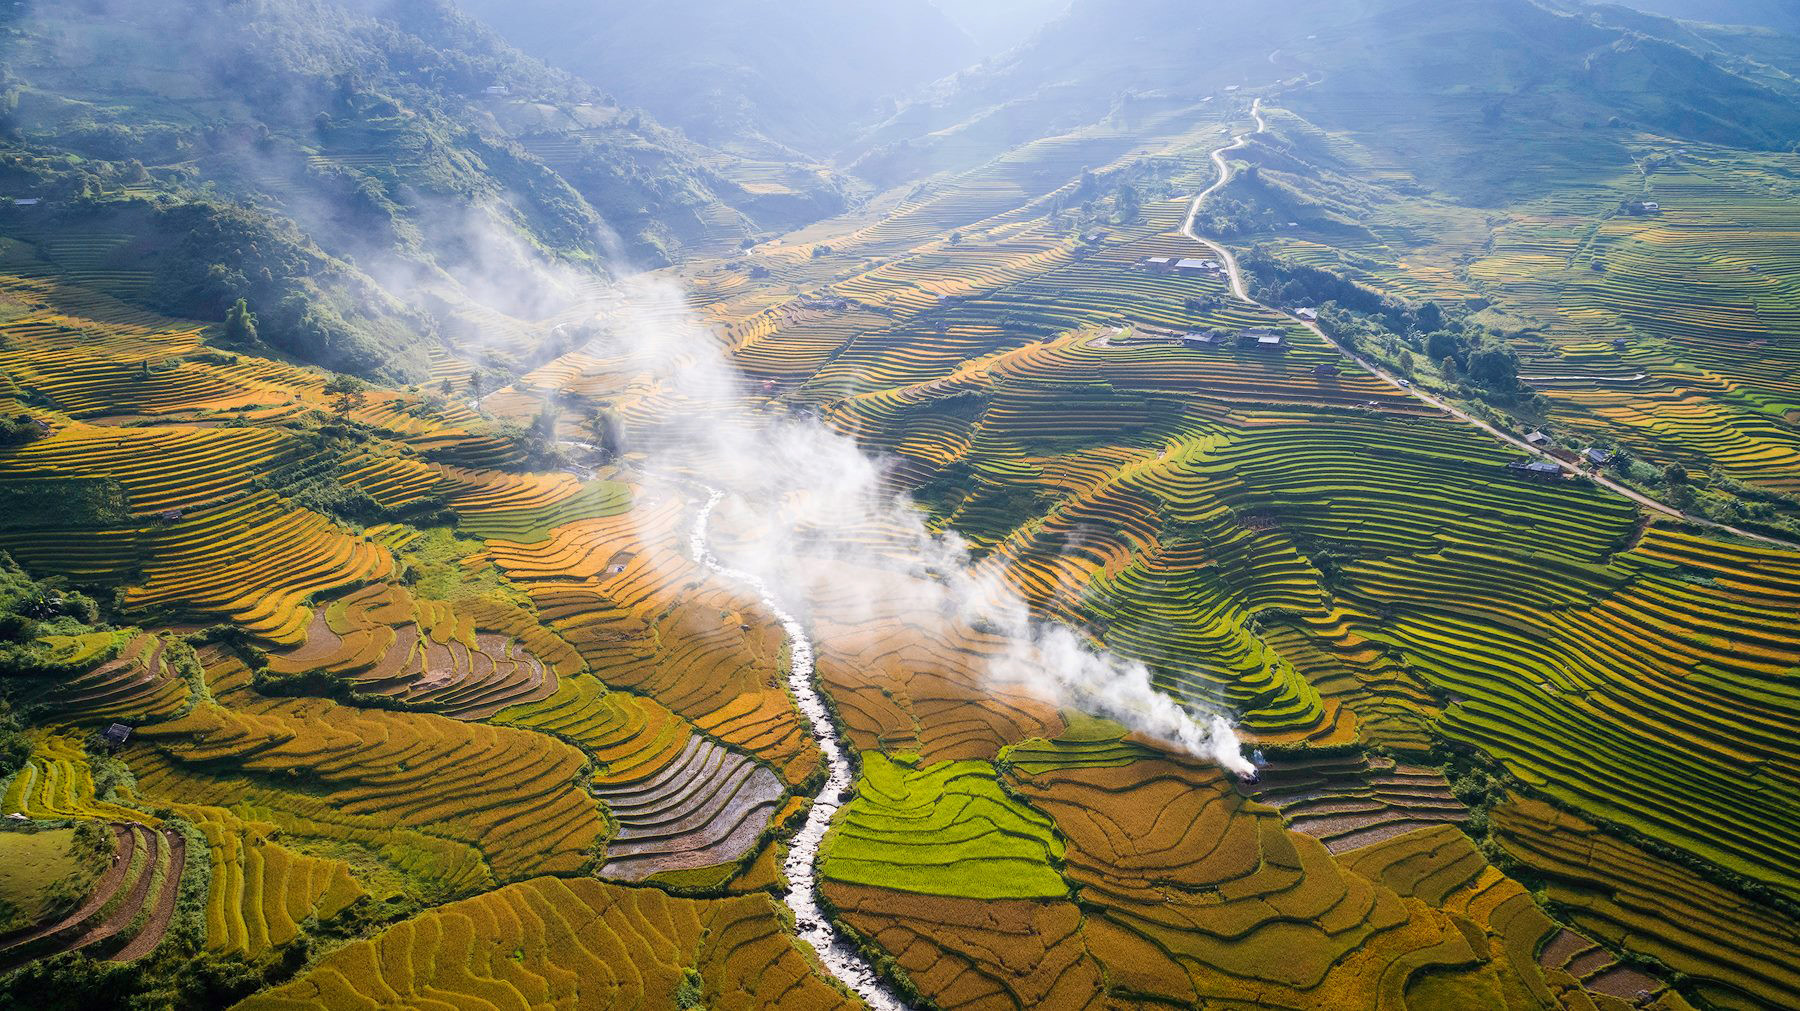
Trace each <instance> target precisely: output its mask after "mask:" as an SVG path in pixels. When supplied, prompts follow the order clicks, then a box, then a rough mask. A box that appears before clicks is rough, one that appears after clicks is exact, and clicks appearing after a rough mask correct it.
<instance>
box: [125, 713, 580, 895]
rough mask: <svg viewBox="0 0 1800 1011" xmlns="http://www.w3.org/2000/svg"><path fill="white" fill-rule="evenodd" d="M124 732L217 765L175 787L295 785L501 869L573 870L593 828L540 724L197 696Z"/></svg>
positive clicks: (205, 765)
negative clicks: (205, 701)
mask: <svg viewBox="0 0 1800 1011" xmlns="http://www.w3.org/2000/svg"><path fill="white" fill-rule="evenodd" d="M137 739H138V740H141V741H142V742H143V743H144V744H145V745H147V746H149V747H152V748H154V749H155V750H156V751H157V752H159V753H160V754H161V755H162V756H163V757H164V758H165V759H166V760H167V761H168V762H169V763H171V764H172V765H173V766H175V767H177V769H178V771H184V772H191V773H192V774H194V776H196V777H202V778H210V777H214V776H215V775H216V786H214V787H213V788H211V789H210V790H209V789H207V788H200V790H199V795H195V794H194V793H189V792H188V791H192V790H194V789H195V787H193V786H182V787H180V788H178V789H176V790H175V792H174V796H175V798H176V799H182V800H186V801H188V802H193V803H205V804H213V805H217V806H232V805H234V804H235V803H238V802H240V801H242V800H243V799H244V798H245V797H247V796H248V791H250V790H252V789H253V788H254V787H256V786H257V785H258V784H260V783H264V782H267V783H269V784H270V785H280V784H296V785H297V784H304V785H305V786H306V795H307V796H308V797H311V798H316V799H317V800H319V801H320V802H322V803H324V804H325V805H326V807H327V809H328V810H329V811H333V812H341V813H343V814H346V815H353V816H366V817H367V818H368V819H369V820H370V821H372V822H374V823H376V824H379V825H384V826H390V827H396V828H411V829H420V830H426V831H429V832H430V833H432V834H436V835H441V836H444V837H446V838H448V839H451V840H455V841H459V842H462V843H465V844H467V845H471V846H474V847H476V848H478V849H479V850H480V851H481V852H482V854H483V855H484V856H485V857H486V859H487V861H488V863H489V864H491V865H492V867H493V869H494V874H495V875H496V876H497V877H499V878H501V879H502V880H506V879H517V878H521V877H525V876H527V875H529V874H533V873H546V872H559V871H560V872H568V871H573V870H575V869H577V868H578V867H580V866H581V865H582V864H583V863H584V861H585V860H586V859H587V857H588V855H589V852H590V850H591V849H592V848H593V846H594V845H595V843H596V842H598V841H599V839H600V838H601V837H602V835H603V833H604V831H605V824H604V821H603V819H602V817H601V814H600V807H599V803H598V802H597V801H596V800H595V799H594V798H593V796H592V795H591V794H589V793H587V792H586V791H585V790H583V789H582V788H581V787H580V786H579V785H578V779H579V774H580V772H581V770H582V769H583V767H584V766H585V765H586V759H585V757H584V756H583V755H582V754H581V752H579V751H577V750H575V749H574V748H572V747H570V746H568V745H566V744H563V743H562V742H560V741H557V740H555V739H553V738H550V737H547V736H545V735H543V734H535V733H528V732H525V731H521V730H513V729H510V728H505V727H491V726H485V725H481V724H472V723H464V722H460V721H457V720H450V719H444V718H442V717H438V716H432V715H428V714H424V713H395V712H387V711H384V710H365V709H351V708H348V707H345V706H340V705H337V704H336V703H333V702H328V701H325V700H322V699H308V700H285V699H283V700H268V701H263V702H247V703H244V704H240V705H239V706H237V707H236V708H233V709H230V710H226V709H222V708H219V707H218V706H214V705H202V706H200V707H199V708H197V709H195V710H194V712H193V713H191V714H189V715H188V716H185V717H183V718H181V719H179V720H175V721H173V722H170V723H164V724H158V725H156V726H153V727H145V728H142V729H141V730H140V731H139V733H138V738H137ZM222 770H229V771H228V772H226V773H224V774H223V775H218V773H219V772H220V771H222ZM140 780H141V781H144V782H145V784H146V785H145V788H146V789H147V790H148V789H152V788H154V786H153V780H154V777H143V776H140ZM294 810H296V811H297V813H300V814H303V815H305V814H308V811H307V810H306V809H305V808H296V809H294ZM525 813H529V817H523V815H524V814H525Z"/></svg>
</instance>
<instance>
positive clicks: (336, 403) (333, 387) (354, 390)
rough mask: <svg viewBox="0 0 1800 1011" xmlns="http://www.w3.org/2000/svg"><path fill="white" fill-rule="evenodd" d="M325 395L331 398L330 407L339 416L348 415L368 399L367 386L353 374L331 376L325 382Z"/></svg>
mask: <svg viewBox="0 0 1800 1011" xmlns="http://www.w3.org/2000/svg"><path fill="white" fill-rule="evenodd" d="M325 395H326V396H328V397H331V398H332V400H331V409H332V410H334V411H336V412H337V415H338V417H340V418H347V417H349V416H350V412H351V411H354V410H356V409H357V408H358V407H361V406H362V405H363V404H364V403H365V402H367V401H368V399H369V392H368V387H367V386H366V385H364V384H363V381H362V380H360V379H358V378H356V377H355V376H333V377H332V378H331V381H330V382H328V383H326V384H325Z"/></svg>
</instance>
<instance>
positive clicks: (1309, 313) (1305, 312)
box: [1294, 309, 1319, 323]
mask: <svg viewBox="0 0 1800 1011" xmlns="http://www.w3.org/2000/svg"><path fill="white" fill-rule="evenodd" d="M1294 318H1295V319H1298V320H1304V321H1306V322H1308V323H1317V322H1318V321H1319V311H1318V310H1317V309H1295V310H1294Z"/></svg>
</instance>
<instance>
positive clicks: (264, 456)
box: [0, 422, 290, 516]
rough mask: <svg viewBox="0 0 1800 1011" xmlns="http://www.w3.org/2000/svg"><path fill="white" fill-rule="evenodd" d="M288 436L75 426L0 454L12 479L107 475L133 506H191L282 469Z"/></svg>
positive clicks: (2, 471) (2, 475)
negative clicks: (276, 468)
mask: <svg viewBox="0 0 1800 1011" xmlns="http://www.w3.org/2000/svg"><path fill="white" fill-rule="evenodd" d="M289 444H290V440H289V438H288V437H287V436H286V435H285V434H284V433H282V432H280V431H276V430H273V429H264V428H190V427H185V426H173V425H172V426H168V427H158V428H114V427H102V426H98V425H86V424H81V423H79V422H78V423H76V424H73V425H69V426H67V427H65V428H63V429H61V430H59V431H58V432H57V433H56V434H55V435H53V436H51V437H50V438H47V439H39V440H37V441H35V442H29V443H26V444H25V445H23V446H20V447H17V448H14V449H11V450H7V451H4V452H0V481H6V480H7V479H9V478H54V477H83V478H91V477H109V478H113V479H115V480H117V481H118V482H119V484H120V485H122V486H123V487H124V490H125V495H126V497H127V500H128V501H129V504H130V508H131V511H132V512H133V513H134V514H136V515H140V516H143V515H150V514H156V513H162V512H166V511H169V510H176V511H180V510H185V509H192V508H195V507H197V506H201V505H205V504H207V503H209V502H214V501H217V500H218V499H221V498H224V497H226V496H229V495H232V494H235V493H238V492H241V491H243V490H245V489H246V488H248V487H249V486H250V482H251V480H252V479H253V478H254V477H255V476H256V475H257V474H258V473H260V472H263V471H266V470H268V469H271V468H273V467H276V466H279V465H280V463H281V462H282V461H283V459H284V458H285V456H286V452H287V448H288V446H289Z"/></svg>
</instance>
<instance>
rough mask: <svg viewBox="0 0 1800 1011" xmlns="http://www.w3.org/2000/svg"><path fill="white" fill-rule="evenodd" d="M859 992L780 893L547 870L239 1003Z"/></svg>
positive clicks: (837, 996)
mask: <svg viewBox="0 0 1800 1011" xmlns="http://www.w3.org/2000/svg"><path fill="white" fill-rule="evenodd" d="M688 971H694V972H696V973H697V975H698V977H699V983H700V985H699V988H698V989H699V991H700V992H699V993H698V994H696V995H695V998H696V1003H695V1004H694V1006H696V1007H706V1008H712V1009H715V1011H740V1009H741V1011H752V1009H760V1008H794V1009H796V1011H823V1009H833V1008H842V1009H846V1011H848V1009H851V1008H855V1007H857V1006H859V1005H858V1004H857V1003H856V1002H855V1001H853V1000H852V999H851V998H849V997H846V996H845V995H843V994H842V993H841V992H839V991H838V990H837V989H835V988H834V987H832V986H831V984H830V983H828V982H827V981H826V980H825V979H824V978H823V977H821V976H820V975H819V974H818V972H817V970H815V969H813V968H812V965H811V963H810V962H809V961H808V959H807V958H806V957H805V956H804V955H802V954H801V952H800V950H799V949H798V948H797V947H795V945H794V942H793V940H792V939H791V938H790V937H789V935H787V934H786V933H785V932H784V930H783V927H782V921H781V918H780V916H779V914H778V911H777V907H776V905H775V902H774V900H773V899H771V898H770V897H769V896H767V895H762V894H757V895H745V896H738V897H735V898H729V899H711V900H697V899H678V898H672V897H670V896H668V895H667V894H665V893H663V892H661V891H657V890H655V889H648V888H643V889H639V888H626V887H621V886H618V885H609V884H603V883H601V882H598V881H593V880H589V879H574V880H567V881H564V880H558V879H553V878H537V879H534V880H531V881H526V882H522V883H520V884H516V885H511V886H508V887H506V888H503V889H501V890H500V891H497V892H493V893H490V894H487V895H482V896H478V897H476V898H473V899H466V900H464V901H462V902H457V903H453V904H451V905H448V906H444V907H442V908H440V909H434V910H431V911H430V912H427V913H425V914H423V915H421V916H419V917H416V918H415V919H412V920H408V921H406V922H404V923H401V924H398V925H397V926H394V927H391V928H389V929H388V930H387V931H385V932H384V933H382V934H380V935H378V936H377V937H375V938H373V939H371V940H367V941H358V942H356V943H354V944H351V945H349V946H348V947H345V948H342V949H339V950H338V951H335V952H333V953H331V954H330V955H327V956H325V957H324V958H323V959H321V960H320V961H319V962H317V963H316V964H314V965H313V966H312V967H311V968H309V969H307V970H306V971H305V972H304V973H303V974H302V975H301V976H300V977H299V978H298V979H296V980H294V981H293V982H291V983H288V984H286V985H284V986H281V987H277V988H276V989H274V990H271V991H268V992H266V993H262V994H259V995H257V996H255V997H252V998H250V999H249V1000H247V1001H245V1002H244V1003H242V1004H240V1005H238V1008H239V1009H240V1011H298V1009H302V1008H419V1007H477V1006H482V1007H494V1008H549V1007H555V1008H564V1009H569V1011H585V1009H594V1011H602V1009H606V1011H610V1009H615V1008H634V1007H635V1008H667V1007H675V1006H677V1004H676V991H677V990H678V989H680V988H682V986H683V984H684V981H686V980H687V979H688V977H687V975H686V973H687V972H688Z"/></svg>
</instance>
